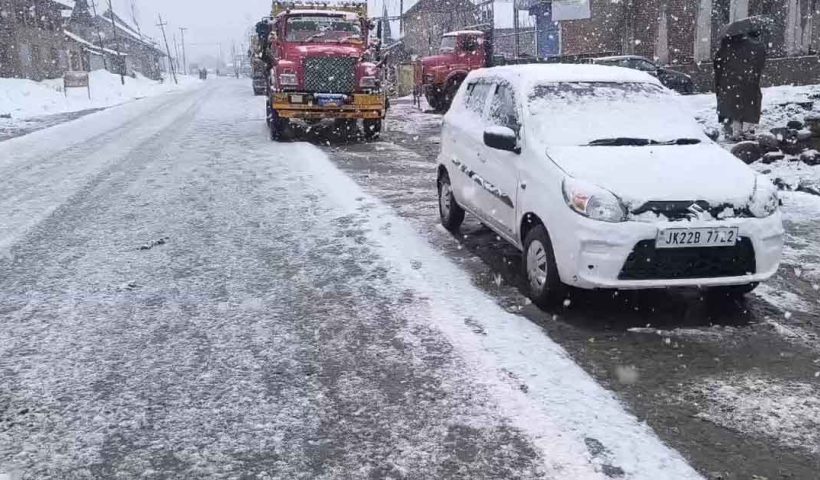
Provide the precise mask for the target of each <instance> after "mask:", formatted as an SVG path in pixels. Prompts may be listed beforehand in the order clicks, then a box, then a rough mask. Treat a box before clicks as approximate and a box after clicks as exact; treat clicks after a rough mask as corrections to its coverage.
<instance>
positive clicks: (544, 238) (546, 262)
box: [523, 225, 567, 308]
mask: <svg viewBox="0 0 820 480" xmlns="http://www.w3.org/2000/svg"><path fill="white" fill-rule="evenodd" d="M523 264H524V274H525V275H526V277H527V286H528V289H529V296H530V299H531V300H532V301H533V303H535V304H536V305H538V306H539V307H541V308H550V307H553V306H556V305H558V303H559V302H561V301H563V300H564V299H565V298H566V293H567V290H566V287H565V286H564V284H563V283H561V277H560V276H559V275H558V267H557V266H556V263H555V254H554V253H553V250H552V241H550V237H549V234H548V233H547V229H546V228H544V226H543V225H537V226H535V227H534V228H533V229H532V230H530V232H529V233H528V234H527V237H526V238H525V239H524V258H523Z"/></svg>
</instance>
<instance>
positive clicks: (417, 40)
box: [402, 0, 481, 56]
mask: <svg viewBox="0 0 820 480" xmlns="http://www.w3.org/2000/svg"><path fill="white" fill-rule="evenodd" d="M403 18H404V37H403V38H402V41H403V43H404V45H405V47H406V48H407V50H408V51H409V52H412V53H413V54H415V55H420V56H425V55H432V54H435V53H436V52H438V47H439V45H441V35H442V34H444V33H446V32H451V31H454V30H459V29H463V28H466V27H474V26H476V25H477V24H479V23H481V19H480V14H479V9H478V7H476V6H475V4H473V3H472V2H471V1H470V0H449V1H442V0H419V1H418V2H416V4H415V5H413V6H412V7H411V8H410V9H409V10H407V11H406V12H404V15H403Z"/></svg>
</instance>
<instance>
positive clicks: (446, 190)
mask: <svg viewBox="0 0 820 480" xmlns="http://www.w3.org/2000/svg"><path fill="white" fill-rule="evenodd" d="M438 213H439V215H440V216H441V224H442V225H444V228H446V229H447V230H449V231H451V232H456V231H458V229H459V227H461V224H462V222H464V209H463V208H461V206H460V205H459V204H458V203H456V197H455V195H453V186H452V184H450V176H449V175H447V173H446V172H443V173H442V174H441V175H439V177H438Z"/></svg>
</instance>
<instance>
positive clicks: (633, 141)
mask: <svg viewBox="0 0 820 480" xmlns="http://www.w3.org/2000/svg"><path fill="white" fill-rule="evenodd" d="M650 144H652V140H649V139H648V138H630V137H618V138H599V139H598V140H593V141H591V142H589V143H588V144H587V145H588V146H590V147H643V146H645V145H650Z"/></svg>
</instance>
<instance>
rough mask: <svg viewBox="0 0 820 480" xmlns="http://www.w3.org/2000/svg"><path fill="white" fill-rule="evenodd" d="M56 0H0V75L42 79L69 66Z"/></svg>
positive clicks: (62, 6) (59, 4) (63, 6)
mask: <svg viewBox="0 0 820 480" xmlns="http://www.w3.org/2000/svg"><path fill="white" fill-rule="evenodd" d="M64 10H66V11H68V10H70V7H69V6H67V5H66V2H64V1H57V0H0V77H17V78H30V79H33V80H42V79H45V78H55V77H59V76H61V75H62V74H63V72H64V71H65V70H66V69H67V68H68V56H67V53H66V44H65V39H64V37H63V32H62V23H63V11H64Z"/></svg>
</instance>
